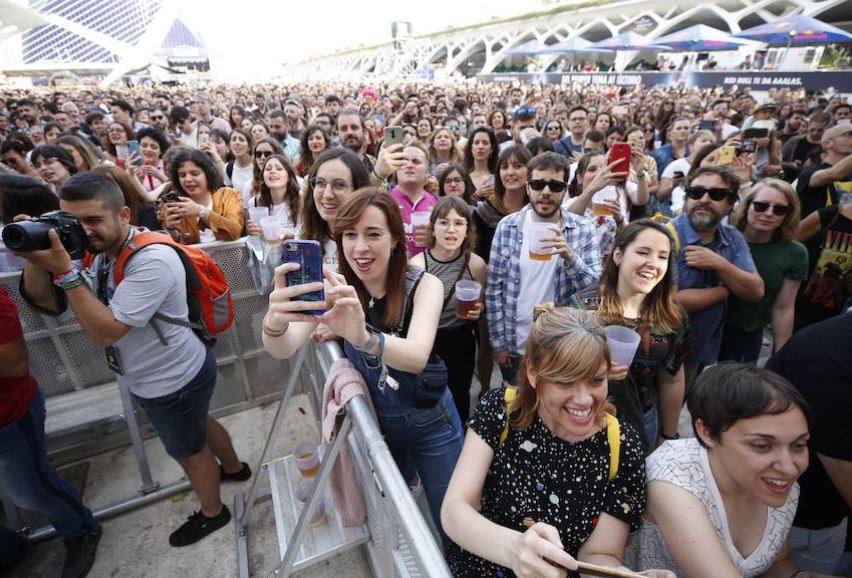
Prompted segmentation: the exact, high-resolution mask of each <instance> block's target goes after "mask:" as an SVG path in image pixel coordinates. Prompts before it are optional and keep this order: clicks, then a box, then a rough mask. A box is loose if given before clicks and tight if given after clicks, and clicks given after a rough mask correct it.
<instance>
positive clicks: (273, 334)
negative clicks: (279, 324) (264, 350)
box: [260, 315, 290, 337]
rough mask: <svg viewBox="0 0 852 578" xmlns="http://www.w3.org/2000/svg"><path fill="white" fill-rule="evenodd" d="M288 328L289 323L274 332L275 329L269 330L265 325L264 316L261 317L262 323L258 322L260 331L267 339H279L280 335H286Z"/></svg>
mask: <svg viewBox="0 0 852 578" xmlns="http://www.w3.org/2000/svg"><path fill="white" fill-rule="evenodd" d="M289 328H290V324H289V323H287V324H286V325H284V329H280V330H275V329H272V328H270V327H269V325H267V324H266V316H265V315H264V316H263V321H261V322H260V329H261V331H263V332H264V333H265V334H266V335H267V336H268V337H281V336H282V335H284V334H285V333H287V329H289Z"/></svg>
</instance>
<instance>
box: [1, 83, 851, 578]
mask: <svg viewBox="0 0 852 578" xmlns="http://www.w3.org/2000/svg"><path fill="white" fill-rule="evenodd" d="M851 117H852V115H851V114H850V105H849V104H848V103H847V102H846V101H845V100H844V98H843V97H842V96H832V97H830V98H828V97H826V96H825V95H824V94H822V93H820V92H813V91H809V92H804V91H801V92H791V91H789V90H787V89H775V88H772V89H770V90H769V91H768V93H767V94H766V95H765V96H764V95H761V97H760V99H757V98H755V96H754V95H753V94H751V93H750V92H749V91H748V90H730V91H729V90H725V89H722V88H716V89H691V88H683V87H662V86H657V87H636V88H631V89H627V88H620V87H616V86H583V85H518V84H480V83H459V84H448V85H402V84H384V85H378V86H371V85H356V84H343V83H334V84H301V85H293V86H271V85H266V86H253V87H246V86H241V87H240V86H226V85H221V86H200V87H195V88H185V87H164V86H140V87H127V88H122V89H117V90H114V91H101V90H97V89H80V88H76V89H68V90H66V91H46V90H29V91H24V90H20V91H9V92H6V93H5V94H3V95H0V139H2V142H1V143H0V157H2V158H1V159H0V160H2V163H3V164H2V172H3V174H0V217H2V221H3V223H4V224H6V225H9V224H11V223H15V222H23V221H26V220H28V219H30V218H34V217H38V216H39V215H42V214H44V213H47V212H49V211H54V210H62V211H64V212H66V213H68V214H69V215H70V216H71V217H72V218H73V219H76V221H77V222H79V224H80V226H81V227H82V229H83V230H84V231H85V235H86V237H87V239H88V252H87V254H86V256H85V257H84V258H82V259H78V257H81V255H75V256H74V258H72V255H71V254H69V248H68V247H67V246H65V245H64V244H63V242H62V240H61V239H60V237H59V235H58V234H56V231H51V233H50V234H49V241H50V247H49V248H40V249H38V250H28V251H17V252H15V253H10V252H9V251H8V250H6V251H3V250H2V248H0V267H3V268H5V269H6V270H20V269H22V270H23V272H22V278H21V284H20V293H21V296H22V297H23V299H24V300H25V301H26V303H27V306H28V307H32V308H33V309H35V310H37V311H39V312H42V313H46V314H51V315H56V314H59V313H61V312H63V311H65V310H66V309H67V308H68V307H69V306H70V308H71V309H72V310H73V311H74V313H75V315H76V317H77V319H78V320H79V322H80V324H81V326H82V328H83V330H84V331H85V332H86V333H87V334H88V335H89V336H90V337H91V338H92V339H93V340H94V342H95V343H96V344H97V345H98V346H100V347H102V348H103V349H104V350H105V354H106V363H107V364H108V365H109V367H110V368H111V369H112V370H113V371H114V372H115V373H116V375H117V379H118V380H119V382H121V383H122V384H123V385H124V386H126V387H127V388H128V389H129V391H130V392H131V393H132V395H133V397H134V399H135V401H136V402H137V404H138V405H139V406H140V407H141V408H142V410H143V411H144V412H145V414H146V415H147V417H148V420H149V421H150V423H151V425H152V426H153V428H154V429H155V430H156V432H157V434H158V436H159V437H160V439H161V440H162V443H163V444H164V446H165V448H166V451H167V453H168V454H169V456H171V457H172V458H174V459H175V460H176V461H178V462H179V463H180V465H181V467H182V468H183V469H184V471H185V472H186V474H187V476H188V478H189V480H190V482H191V484H192V488H193V490H194V492H195V494H196V495H197V497H198V500H199V502H200V509H199V511H198V512H197V513H195V514H194V515H193V516H191V517H190V518H189V519H188V520H187V521H186V522H185V523H184V524H182V525H181V526H180V527H179V528H178V529H177V530H175V531H174V532H173V533H172V534H171V536H170V538H169V542H170V544H171V545H172V546H175V547H180V546H186V545H189V544H192V543H195V542H197V541H199V540H201V539H203V538H204V537H205V536H207V535H208V534H210V533H211V532H214V531H216V530H218V529H220V528H222V527H223V526H225V525H226V524H227V523H228V521H229V520H230V517H231V515H230V512H229V511H228V508H227V506H225V505H224V504H223V503H222V502H221V500H220V484H221V483H222V482H226V481H227V482H241V481H245V480H247V479H249V478H250V477H251V476H252V472H251V470H250V469H249V467H248V465H247V464H245V463H243V462H241V461H240V459H239V457H238V455H237V452H236V451H235V450H234V447H233V444H232V442H231V438H230V436H229V434H228V432H227V431H226V430H225V428H224V427H222V426H221V425H220V424H219V423H218V422H217V421H216V420H214V419H212V418H210V417H209V416H208V415H207V413H208V409H209V404H210V398H211V395H212V392H213V387H214V385H215V383H216V376H217V369H216V363H215V357H214V355H213V354H212V349H211V346H210V343H209V340H208V339H206V338H205V336H204V335H199V334H198V332H196V331H195V330H194V329H193V328H192V327H189V326H187V325H188V324H187V322H186V321H187V319H188V318H189V317H190V316H191V314H192V312H191V311H190V308H189V307H188V302H190V303H191V301H192V299H191V295H189V294H188V292H187V291H188V289H187V287H188V286H191V285H192V283H191V279H188V278H187V275H190V270H189V269H188V265H187V261H186V258H185V255H186V254H185V253H183V252H182V251H181V250H179V247H180V246H191V245H197V244H201V246H202V247H203V244H205V243H210V242H215V241H232V240H236V239H239V238H241V237H244V236H246V237H248V238H249V239H251V240H252V242H255V241H259V242H260V243H265V244H267V245H270V246H271V245H277V244H280V243H281V242H282V241H284V242H285V243H286V241H287V240H288V239H297V240H310V241H316V242H318V247H319V249H318V250H319V252H320V253H321V260H322V269H323V270H322V281H320V280H319V279H314V282H311V283H296V282H295V281H294V280H295V279H297V278H298V276H297V275H295V273H297V272H298V270H299V268H300V267H299V265H298V264H296V263H291V262H286V263H283V264H280V262H279V263H274V264H273V265H274V267H275V268H274V276H273V281H272V283H271V285H270V286H269V287H268V288H266V289H264V288H259V290H260V291H261V292H263V294H264V295H265V296H266V297H268V301H269V306H268V311H267V313H266V315H265V316H264V318H263V322H262V327H261V329H262V336H263V343H264V347H265V348H266V350H267V351H268V353H269V354H271V355H272V356H273V357H276V358H288V357H290V356H292V355H294V354H295V352H296V351H298V349H299V348H300V347H301V346H302V345H303V344H304V343H305V342H307V341H308V340H311V339H313V340H314V341H318V342H322V341H328V340H338V341H339V342H340V343H341V345H342V346H343V348H344V350H345V353H346V357H347V359H348V360H349V361H350V362H351V363H352V364H353V365H354V367H355V368H356V369H357V371H358V372H359V373H360V374H361V375H362V376H363V378H364V381H365V383H366V387H367V389H368V390H369V393H370V396H371V399H372V405H373V407H374V409H375V413H376V418H377V421H378V423H379V426H380V428H381V431H382V433H383V435H384V436H385V441H386V442H387V444H388V446H389V447H390V449H391V452H392V454H393V456H394V459H395V461H396V463H397V465H398V467H399V469H400V472H401V473H402V475H403V476H404V478H405V479H406V481H408V482H409V484H410V485H411V486H412V488H416V487H422V489H423V491H424V493H425V496H426V499H427V501H428V504H429V509H430V512H431V517H432V521H433V522H434V524H435V527H436V528H437V529H438V532H439V535H440V538H441V541H442V545H443V549H444V551H445V554H446V558H447V561H448V564H449V566H450V568H451V570H452V572H453V574H454V575H456V576H477V577H478V576H486V575H487V576H504V577H508V576H513V575H518V576H544V577H551V576H553V577H556V576H564V575H566V573H568V574H569V575H576V573H577V572H580V573H582V571H583V569H584V568H585V566H584V565H585V564H597V565H603V566H610V567H621V568H626V567H629V568H632V569H633V570H635V571H641V572H643V573H644V575H646V576H654V577H659V578H662V577H669V576H696V577H709V576H713V577H723V578H724V577H731V578H733V577H739V576H745V577H755V576H771V577H784V578H787V577H791V578H792V577H798V578H801V577H805V576H823V575H833V574H835V573H836V574H837V575H849V574H848V572H850V569H851V568H852V565H850V562H849V560H848V559H847V558H844V557H843V554H844V549H845V544H846V541H847V517H848V514H849V507H850V504H852V443H850V440H852V430H850V424H852V420H850V413H852V355H850V354H849V353H850V351H852V346H850V343H852V340H850V337H852V313H850V312H849V311H848V310H849V308H850V306H852V301H850V288H852V123H850V118H851ZM153 231H160V232H161V233H160V234H156V235H155V237H152V236H151V235H152V234H154V233H152V232H153ZM170 244H172V245H173V246H172V247H170V246H169V245H170ZM175 247H178V248H175ZM136 253H139V255H136ZM131 256H133V259H132V260H131V259H130V257H131ZM0 270H2V269H0ZM462 282H465V283H467V284H468V287H470V286H478V287H479V288H480V289H478V290H476V292H478V293H479V298H478V299H476V298H475V299H474V300H473V301H474V303H471V304H468V305H469V306H465V303H464V302H463V301H464V300H462V299H459V293H458V292H457V287H458V286H459V284H460V283H462ZM317 291H322V296H321V297H320V298H319V299H317V298H316V292H317ZM18 314H19V313H18V311H17V309H16V306H15V305H14V302H13V301H12V300H11V299H9V297H8V296H7V295H6V294H5V293H4V292H2V291H0V316H2V317H3V323H2V326H1V327H0V351H1V352H2V353H3V355H0V389H2V393H0V400H2V404H0V459H2V468H0V487H2V489H3V491H4V493H6V494H8V495H10V496H11V498H12V499H13V500H14V501H15V503H16V504H18V505H19V506H21V507H25V508H30V509H34V510H39V511H41V512H43V513H45V514H46V515H47V517H48V518H49V519H50V521H51V522H52V523H53V524H54V526H55V527H56V529H57V531H58V533H59V534H60V535H61V536H62V538H63V539H64V540H65V543H66V545H67V556H66V563H65V568H64V571H63V576H69V577H70V576H84V575H85V574H86V573H87V572H88V571H89V569H90V568H91V566H92V564H93V563H94V559H95V556H96V550H97V544H98V540H99V538H100V535H101V532H102V530H101V527H100V525H99V523H98V522H97V521H96V520H95V519H94V518H93V517H92V513H91V511H90V510H89V509H88V508H86V506H84V505H83V503H82V502H81V500H80V498H79V495H78V494H77V493H76V491H75V490H74V489H73V488H72V487H71V486H70V485H69V484H67V483H66V482H64V481H63V480H62V479H61V478H60V477H59V476H58V475H57V474H56V472H55V470H54V469H53V467H52V466H51V465H50V463H49V461H48V459H47V454H46V449H45V442H44V417H45V409H44V395H43V393H42V392H41V390H40V389H39V387H38V384H37V383H36V382H35V380H34V379H33V377H32V376H31V375H30V373H29V371H28V369H27V350H26V345H25V342H24V340H23V337H22V330H21V325H20V322H19V320H18ZM612 327H621V328H627V329H630V330H632V331H633V332H634V333H635V334H638V337H639V344H638V346H637V349H636V352H635V354H634V356H633V357H632V360H631V361H629V362H623V361H622V362H620V361H619V360H618V359H616V358H615V356H614V354H613V353H612V351H613V350H612V348H611V345H612V336H610V335H609V331H610V328H612ZM199 337H201V338H199ZM495 363H496V366H497V369H498V371H499V377H500V379H499V381H500V383H501V385H500V386H499V387H497V386H495V387H492V385H491V384H492V374H494V373H495V372H494V369H495ZM764 366H765V367H764ZM494 377H497V376H496V375H494ZM474 388H475V389H476V390H475V391H472V389H474ZM688 422H691V428H689V427H687V428H685V427H684V424H685V423H688ZM25 545H26V541H25V539H24V538H23V537H21V536H19V535H17V534H16V533H14V532H13V531H11V530H9V529H5V528H0V559H2V560H3V561H4V562H6V563H12V562H13V561H14V560H16V559H18V558H20V556H21V555H22V552H23V548H24V546H25Z"/></svg>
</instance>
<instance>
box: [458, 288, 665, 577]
mask: <svg viewBox="0 0 852 578" xmlns="http://www.w3.org/2000/svg"><path fill="white" fill-rule="evenodd" d="M609 369H610V356H609V351H608V349H607V338H606V333H604V329H603V327H602V326H601V324H600V323H599V322H598V321H597V319H596V318H595V315H593V314H591V313H588V312H586V311H579V310H577V309H571V308H568V307H562V308H556V307H554V306H553V304H552V303H551V304H546V305H539V306H537V307H536V308H535V311H534V313H533V322H532V327H531V328H530V334H529V338H528V339H527V343H526V353H525V355H524V358H523V361H522V363H521V369H520V372H519V374H518V388H517V393H516V394H515V396H514V398H513V399H512V398H511V395H507V393H505V390H502V389H497V390H493V391H491V392H489V393H488V394H486V395H485V397H484V398H483V399H482V401H481V402H480V403H479V405H477V407H476V410H475V412H474V415H473V418H472V419H471V421H470V425H469V427H468V430H467V435H466V436H465V442H464V448H463V449H462V454H461V457H460V458H459V461H458V464H457V465H456V469H455V471H454V472H453V477H452V480H451V481H450V487H449V488H448V489H447V494H446V496H445V498H444V506H443V508H442V511H441V517H442V520H443V522H444V528H445V529H446V531H447V534H448V535H449V536H450V537H451V538H452V539H453V541H454V542H455V544H456V545H454V546H453V547H451V548H450V550H449V552H448V562H449V565H450V569H451V570H452V572H453V575H454V576H456V577H471V578H473V577H476V578H479V577H480V576H505V577H506V578H509V577H511V576H515V575H517V576H564V575H565V574H564V572H565V570H577V561H578V560H580V561H583V562H590V563H595V564H599V565H605V566H611V567H621V566H622V562H621V560H622V555H623V552H624V548H625V544H626V542H627V536H628V533H629V531H630V528H631V527H635V526H636V525H638V523H639V521H640V519H641V515H642V512H643V510H644V508H645V468H644V459H643V458H644V453H643V447H642V442H641V440H640V439H639V434H638V432H637V431H636V429H635V428H633V427H632V426H631V425H630V424H629V423H623V422H620V421H619V420H617V419H616V418H615V417H614V415H613V409H612V406H611V405H610V404H609V402H608V401H607V372H608V371H609ZM552 563H555V564H556V566H557V567H556V568H554V567H553V565H551V564H552ZM649 575H650V576H657V577H660V578H662V577H670V576H673V575H672V574H670V573H668V572H653V573H649Z"/></svg>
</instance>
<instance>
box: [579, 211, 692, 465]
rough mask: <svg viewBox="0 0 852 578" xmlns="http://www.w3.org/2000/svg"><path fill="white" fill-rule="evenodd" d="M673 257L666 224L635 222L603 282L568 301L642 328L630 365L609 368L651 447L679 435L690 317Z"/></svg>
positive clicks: (620, 405)
mask: <svg viewBox="0 0 852 578" xmlns="http://www.w3.org/2000/svg"><path fill="white" fill-rule="evenodd" d="M673 259H674V252H673V251H672V240H671V237H670V235H669V233H668V231H667V230H666V228H665V227H664V226H662V225H660V224H659V223H657V222H656V221H651V220H648V219H643V220H641V221H636V222H635V223H630V224H629V225H627V227H625V228H624V230H622V231H621V232H620V233H619V234H618V236H617V237H616V239H615V248H614V249H613V251H612V253H611V254H610V256H609V257H608V258H607V260H606V266H605V267H604V273H603V276H602V277H601V283H600V285H599V286H598V287H597V288H589V289H586V290H583V291H581V292H579V293H576V294H575V295H573V296H572V297H571V298H570V300H569V301H570V304H571V305H572V306H573V307H577V308H579V309H585V310H588V311H596V312H597V314H598V319H599V320H600V322H601V323H602V324H603V325H621V326H624V327H628V328H630V329H632V330H634V331H636V332H637V333H639V335H640V337H641V340H640V341H639V348H638V349H637V351H636V354H635V356H634V358H633V363H632V364H631V365H630V367H629V368H628V367H626V366H623V365H620V366H616V367H613V368H612V371H611V373H610V375H609V380H610V383H609V393H610V395H611V396H612V401H613V403H614V404H615V408H616V409H617V410H618V417H619V419H620V420H622V421H627V422H629V423H630V424H631V425H633V426H634V427H635V428H636V429H637V430H638V431H640V432H642V433H643V434H644V441H645V444H646V447H647V448H648V451H649V452H650V451H651V450H653V448H654V447H655V446H656V445H657V439H658V437H662V438H663V439H675V438H677V424H678V418H679V416H680V409H681V406H682V405H683V395H684V372H683V360H684V359H685V358H686V356H687V355H688V354H689V352H690V340H691V332H690V329H689V320H688V317H687V315H686V313H685V312H684V311H683V310H682V309H681V308H680V307H679V306H678V305H677V304H676V303H675V301H674V270H673V266H672V263H673ZM660 423H661V424H662V427H660V426H659V425H658V424H660Z"/></svg>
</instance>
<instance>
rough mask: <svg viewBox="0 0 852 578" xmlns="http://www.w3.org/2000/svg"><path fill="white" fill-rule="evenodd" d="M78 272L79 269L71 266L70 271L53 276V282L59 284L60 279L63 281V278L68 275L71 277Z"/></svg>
mask: <svg viewBox="0 0 852 578" xmlns="http://www.w3.org/2000/svg"><path fill="white" fill-rule="evenodd" d="M76 270H77V268H76V267H74V265H71V268H70V269H68V270H67V271H63V272H62V273H55V274H54V275H53V281H54V282H57V281H59V280H60V279H62V278H63V277H65V276H66V275H69V274H70V273H74V272H75V271H76Z"/></svg>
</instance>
